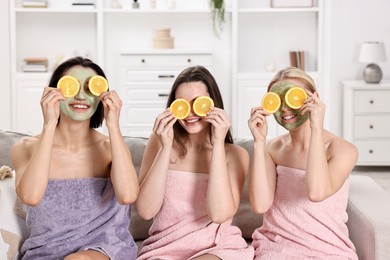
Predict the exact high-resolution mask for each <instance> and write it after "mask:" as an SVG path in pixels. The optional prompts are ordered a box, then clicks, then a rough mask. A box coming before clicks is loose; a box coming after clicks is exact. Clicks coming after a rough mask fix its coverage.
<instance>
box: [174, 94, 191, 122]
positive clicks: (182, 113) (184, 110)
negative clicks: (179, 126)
mask: <svg viewBox="0 0 390 260" xmlns="http://www.w3.org/2000/svg"><path fill="white" fill-rule="evenodd" d="M169 108H170V109H171V112H172V114H173V115H174V116H175V117H176V118H177V119H184V118H186V117H187V116H188V115H189V114H190V110H191V106H190V103H188V101H187V100H185V99H183V98H178V99H176V100H175V101H173V102H172V104H171V105H170V106H169Z"/></svg>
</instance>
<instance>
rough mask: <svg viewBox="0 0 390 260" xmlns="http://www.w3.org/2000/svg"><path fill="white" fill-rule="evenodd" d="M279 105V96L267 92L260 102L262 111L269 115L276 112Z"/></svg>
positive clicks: (280, 102)
mask: <svg viewBox="0 0 390 260" xmlns="http://www.w3.org/2000/svg"><path fill="white" fill-rule="evenodd" d="M281 104H282V101H281V100H280V97H279V95H278V94H276V93H275V92H267V93H266V94H265V95H264V97H263V100H262V101H261V105H262V106H263V108H264V110H265V111H267V112H268V113H270V114H273V113H275V112H276V111H278V109H279V107H280V105H281Z"/></svg>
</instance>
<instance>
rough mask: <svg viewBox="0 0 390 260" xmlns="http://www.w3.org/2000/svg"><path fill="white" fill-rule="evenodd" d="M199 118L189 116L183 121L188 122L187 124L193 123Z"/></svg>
mask: <svg viewBox="0 0 390 260" xmlns="http://www.w3.org/2000/svg"><path fill="white" fill-rule="evenodd" d="M199 120H200V118H199V117H191V118H187V119H186V120H185V122H186V123H188V124H193V123H196V122H198V121H199Z"/></svg>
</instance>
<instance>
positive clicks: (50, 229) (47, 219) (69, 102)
mask: <svg viewBox="0 0 390 260" xmlns="http://www.w3.org/2000/svg"><path fill="white" fill-rule="evenodd" d="M96 75H99V76H101V77H103V78H105V75H104V72H103V71H102V69H101V68H100V67H99V66H98V65H96V64H95V63H93V62H92V61H91V60H89V59H84V58H82V57H75V58H72V59H69V60H67V61H65V62H64V63H62V64H61V65H59V66H58V68H57V69H56V70H55V71H54V73H53V75H52V78H51V80H50V82H49V87H45V88H44V90H43V95H42V98H41V108H42V113H43V118H44V125H43V128H42V132H41V133H40V134H38V135H36V136H33V137H29V138H26V139H24V140H22V141H20V142H18V143H16V144H15V145H14V146H13V149H12V162H13V165H14V167H15V171H16V192H17V195H18V197H19V198H20V200H21V201H22V203H23V204H24V205H25V209H26V213H27V219H26V222H27V227H28V229H29V231H30V235H29V237H28V238H27V239H26V241H25V242H24V243H23V246H22V248H21V253H22V257H23V258H22V259H36V258H40V259H81V258H83V259H135V258H136V253H137V246H136V244H135V242H134V240H133V238H132V237H131V235H130V233H129V230H128V227H129V224H130V218H129V216H130V215H129V211H130V206H129V204H131V203H133V202H134V201H135V199H136V197H137V195H138V190H139V187H138V181H137V175H136V172H135V168H134V166H133V163H132V157H131V153H130V151H129V150H128V148H127V146H126V144H125V142H124V140H123V137H122V135H121V132H120V129H119V113H120V110H121V106H122V101H121V99H120V98H119V96H118V95H117V93H116V92H115V91H106V92H103V93H101V94H100V95H99V96H97V95H94V94H92V93H96V92H91V91H90V88H89V83H90V79H91V78H92V77H93V76H96ZM64 76H67V77H65V78H71V79H73V83H74V84H75V85H76V86H77V88H76V90H77V91H75V93H74V94H75V95H74V96H69V97H65V96H64V94H63V93H62V92H61V89H60V88H57V83H58V81H59V80H60V79H61V78H62V79H63V78H64ZM95 78H96V77H95ZM103 120H105V123H106V126H107V130H108V136H106V135H104V134H102V133H101V132H99V131H97V130H96V128H98V127H100V126H101V125H102V122H103Z"/></svg>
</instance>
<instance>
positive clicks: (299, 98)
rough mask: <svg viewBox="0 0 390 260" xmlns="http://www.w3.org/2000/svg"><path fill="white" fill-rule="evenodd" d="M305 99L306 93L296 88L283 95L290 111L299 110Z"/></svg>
mask: <svg viewBox="0 0 390 260" xmlns="http://www.w3.org/2000/svg"><path fill="white" fill-rule="evenodd" d="M306 99H307V94H306V91H305V90H304V89H303V88H301V87H298V86H294V87H292V88H290V89H289V90H288V91H287V92H286V94H285V95H284V101H286V104H287V106H289V107H291V108H292V109H299V108H301V107H302V106H303V104H304V103H303V102H304V101H305V100H306Z"/></svg>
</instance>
